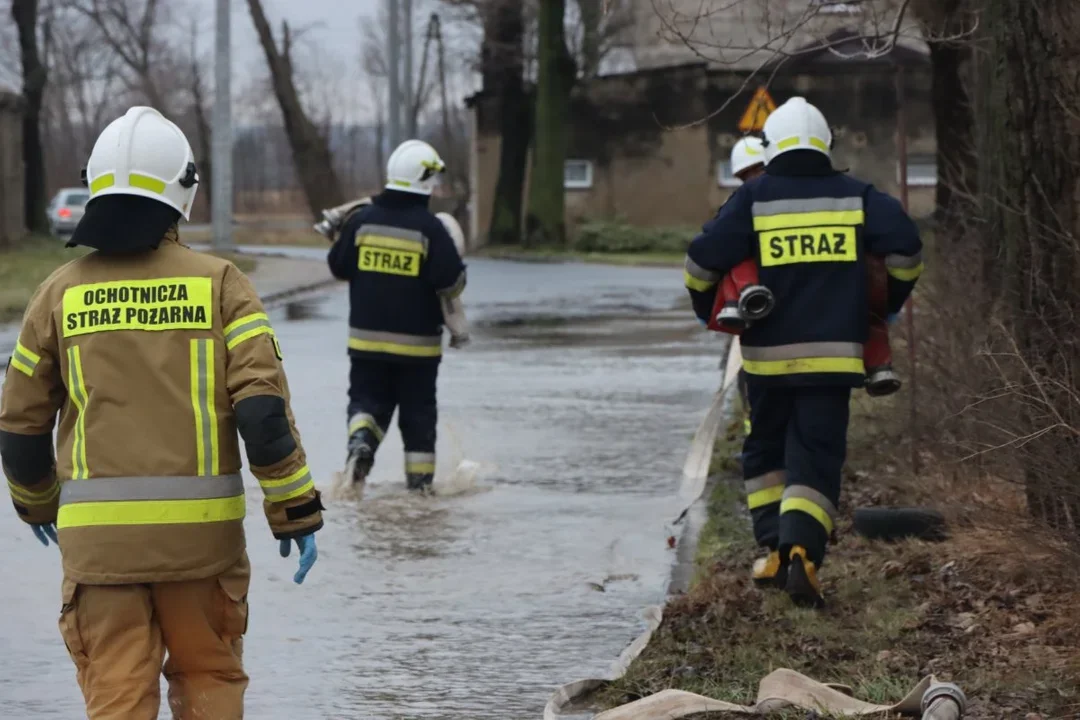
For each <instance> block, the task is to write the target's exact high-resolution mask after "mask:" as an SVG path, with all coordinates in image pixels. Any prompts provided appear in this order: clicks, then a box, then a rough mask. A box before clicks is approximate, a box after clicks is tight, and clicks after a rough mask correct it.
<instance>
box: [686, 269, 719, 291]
mask: <svg viewBox="0 0 1080 720" xmlns="http://www.w3.org/2000/svg"><path fill="white" fill-rule="evenodd" d="M683 282H685V283H686V287H688V288H690V289H691V290H696V291H698V292H707V291H708V290H711V289H712V288H714V287H716V283H715V282H709V281H708V280H701V279H699V278H696V277H694V276H693V275H691V274H690V273H689V272H688V271H686V270H683Z"/></svg>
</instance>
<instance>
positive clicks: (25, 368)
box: [11, 355, 34, 377]
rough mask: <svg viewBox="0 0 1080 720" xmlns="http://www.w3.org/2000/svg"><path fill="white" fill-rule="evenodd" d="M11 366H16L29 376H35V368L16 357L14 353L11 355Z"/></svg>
mask: <svg viewBox="0 0 1080 720" xmlns="http://www.w3.org/2000/svg"><path fill="white" fill-rule="evenodd" d="M11 367H13V368H15V369H16V370H18V371H19V372H21V373H22V374H23V375H26V376H27V377H34V368H32V367H29V366H28V365H25V364H23V361H22V360H20V359H19V358H17V357H15V356H14V355H12V356H11Z"/></svg>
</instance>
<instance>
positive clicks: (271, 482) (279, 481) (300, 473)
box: [256, 465, 311, 488]
mask: <svg viewBox="0 0 1080 720" xmlns="http://www.w3.org/2000/svg"><path fill="white" fill-rule="evenodd" d="M310 474H311V470H309V469H308V466H307V465H305V466H304V467H302V468H300V469H299V470H297V471H296V472H294V473H293V474H292V475H289V476H287V477H283V478H269V479H263V478H261V477H258V476H256V479H257V480H258V481H259V485H261V486H262V487H263V488H279V487H284V486H285V485H288V484H289V483H294V482H296V481H297V480H299V479H300V478H302V477H304V476H305V475H310Z"/></svg>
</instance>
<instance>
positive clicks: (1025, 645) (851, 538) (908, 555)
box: [601, 393, 1080, 720]
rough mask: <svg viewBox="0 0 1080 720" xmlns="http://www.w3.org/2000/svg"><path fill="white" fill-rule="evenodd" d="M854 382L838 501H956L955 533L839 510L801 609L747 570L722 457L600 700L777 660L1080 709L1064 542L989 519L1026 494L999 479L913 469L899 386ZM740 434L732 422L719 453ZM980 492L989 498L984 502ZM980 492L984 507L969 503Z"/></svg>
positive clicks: (877, 684) (1061, 709) (1011, 705)
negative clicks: (865, 527) (887, 532)
mask: <svg viewBox="0 0 1080 720" xmlns="http://www.w3.org/2000/svg"><path fill="white" fill-rule="evenodd" d="M858 396H859V397H858V399H857V400H856V401H855V403H854V405H853V422H852V426H851V440H850V448H849V467H848V469H847V473H846V475H847V477H846V488H845V496H844V499H843V507H844V508H847V509H848V514H850V508H852V507H853V506H861V505H869V504H885V505H888V504H904V503H907V502H910V501H912V500H916V501H921V502H923V503H927V501H930V502H929V504H931V505H938V506H939V507H940V506H945V507H942V508H941V509H944V510H947V511H948V510H951V509H952V505H953V504H954V503H956V504H960V503H962V504H964V505H966V506H967V507H966V508H965V509H963V510H962V511H959V512H955V511H950V512H947V514H948V515H949V517H950V518H951V520H952V526H951V529H952V536H951V538H950V539H949V540H948V541H946V542H944V543H939V544H928V543H923V542H919V541H906V542H901V543H895V544H881V543H876V542H871V541H868V540H865V539H863V538H860V537H858V536H856V535H854V534H853V532H852V531H851V527H850V522H844V523H841V524H840V526H839V528H838V542H837V543H836V544H835V545H834V546H833V547H832V549H831V552H830V555H829V558H828V559H827V561H826V563H825V565H824V567H823V569H822V579H823V582H824V586H825V592H826V596H827V600H828V603H829V604H828V607H827V608H826V609H825V610H824V611H821V612H815V611H808V610H799V609H796V608H793V607H792V606H791V605H790V603H789V602H788V601H787V599H786V597H784V596H783V595H781V594H779V593H775V592H763V591H759V590H757V589H755V588H754V587H753V585H752V584H751V583H750V582H749V577H748V572H749V567H750V564H751V562H752V560H753V558H754V557H755V556H756V552H757V551H756V549H755V548H754V544H753V540H752V537H751V534H750V525H749V518H748V516H747V513H746V510H745V506H744V505H743V504H742V493H741V490H740V488H739V483H738V482H737V481H736V480H735V479H734V477H733V475H732V473H731V472H730V470H728V471H726V472H723V473H722V479H721V480H720V481H719V482H718V483H717V484H716V486H715V489H714V490H713V492H712V496H711V498H710V501H709V522H708V524H707V526H706V527H705V528H704V530H703V532H702V537H701V543H700V546H699V557H698V561H699V565H700V572H699V577H698V581H697V583H696V584H695V586H694V587H693V588H692V589H691V591H690V592H689V593H687V594H686V595H684V596H680V597H677V598H674V599H673V600H672V601H671V602H670V603H669V604H668V608H667V610H666V614H665V619H664V622H663V624H662V626H661V628H660V629H659V630H658V631H657V633H656V634H655V635H654V638H653V640H652V643H651V644H650V646H649V647H648V648H647V649H646V651H645V652H644V653H643V654H642V656H641V657H640V658H639V659H638V660H637V661H636V662H635V663H634V664H633V665H632V666H631V668H630V671H629V673H628V674H627V675H626V677H625V678H623V679H622V680H620V681H618V682H616V683H614V684H613V685H612V686H611V687H609V688H607V689H606V690H605V691H603V693H602V697H601V700H602V703H603V704H604V705H605V706H613V705H618V704H622V703H625V702H629V701H632V700H634V699H637V698H638V697H642V696H644V695H648V694H650V693H653V692H657V691H659V690H662V689H664V688H668V687H676V688H681V689H686V690H690V691H692V692H698V693H701V694H704V695H709V696H712V697H716V698H719V699H723V700H729V701H733V702H738V703H744V704H752V703H753V702H754V698H755V695H756V691H757V683H758V681H759V680H760V679H761V678H762V677H764V676H765V675H767V674H768V673H769V672H770V671H772V670H774V669H776V668H778V667H788V668H792V669H795V670H798V671H799V672H802V673H805V674H806V675H809V676H810V677H813V678H815V679H817V680H820V681H823V682H835V683H842V684H846V685H849V686H851V687H852V688H853V691H854V693H855V695H856V696H857V697H860V698H863V699H866V700H869V701H873V702H882V703H891V702H896V701H897V700H899V699H900V698H901V697H903V695H904V694H905V693H906V692H907V691H908V690H910V688H911V687H912V686H913V685H914V684H915V683H916V682H918V680H919V679H920V678H921V677H923V676H924V675H927V674H934V675H936V676H938V677H939V678H940V679H948V680H953V681H955V682H957V683H958V684H959V685H960V686H961V687H962V688H963V689H964V691H965V692H966V693H967V694H968V696H969V699H971V701H972V706H971V708H970V711H969V713H968V715H967V716H966V717H967V718H969V719H976V720H979V719H981V720H991V719H993V720H1006V719H1008V720H1016V719H1020V718H1025V715H1026V714H1027V713H1038V714H1039V715H1037V717H1042V718H1047V719H1049V718H1066V717H1068V718H1074V717H1078V715H1077V711H1078V710H1080V673H1078V670H1080V665H1078V664H1077V659H1078V657H1080V650H1078V648H1080V592H1076V591H1074V590H1073V589H1072V588H1073V587H1074V586H1075V582H1074V572H1073V568H1075V567H1076V564H1075V562H1070V561H1068V558H1069V557H1070V555H1069V551H1068V549H1067V548H1066V546H1065V545H1063V544H1060V543H1057V542H1055V541H1054V540H1052V539H1050V538H1047V537H1045V536H1042V535H1039V534H1037V533H1034V532H1033V531H1032V529H1031V528H1029V527H1025V526H1024V523H1022V522H1018V521H1017V517H1023V516H1022V515H1020V516H1017V515H1012V517H1011V524H1009V525H1006V524H1004V523H1001V522H998V519H999V518H1000V517H1003V516H1004V515H1003V512H1004V510H1003V508H1006V507H1008V506H1009V505H1010V504H1014V503H1015V506H1016V507H1022V496H1021V497H1019V498H1016V497H1015V495H1016V494H1017V493H1016V492H1015V488H1013V487H1012V486H1010V485H1008V484H1005V483H1001V484H1000V487H992V486H988V485H986V486H983V487H982V488H978V489H976V488H972V487H964V486H962V485H961V486H957V483H956V482H955V481H954V480H953V479H952V478H951V476H950V475H949V474H946V473H942V472H932V473H926V474H924V475H923V476H922V477H920V479H918V480H913V479H912V478H911V476H910V473H909V472H908V468H907V466H906V465H907V464H906V460H905V459H906V457H907V456H908V455H907V453H908V451H909V447H907V446H906V445H905V444H904V443H900V442H898V438H899V437H900V427H898V426H897V425H898V423H897V422H896V421H897V420H898V421H900V422H901V423H902V421H903V420H904V418H903V413H901V412H899V410H900V409H901V408H904V407H906V404H905V403H906V400H905V398H904V397H903V395H902V394H901V395H900V396H897V397H894V399H892V400H891V401H890V400H882V399H874V400H870V399H867V398H866V397H865V395H863V394H861V393H859V394H858ZM883 418H893V419H894V421H893V422H889V421H886V420H883ZM738 441H739V438H738V431H737V426H736V425H734V424H733V425H732V427H731V428H730V429H729V432H728V434H727V437H726V438H724V439H723V440H722V441H721V444H720V445H719V446H718V451H717V454H716V456H715V457H716V460H717V462H718V463H721V462H723V461H724V459H725V458H729V457H730V456H731V455H732V454H733V452H734V449H735V447H737V443H738ZM988 495H992V496H993V500H994V501H993V503H986V502H984V501H985V499H986V496H988ZM1010 495H1011V496H1012V497H1010ZM935 498H936V499H938V500H939V502H938V503H935V502H933V499H935ZM946 498H947V500H946ZM980 498H982V499H980ZM991 505H992V507H993V508H995V512H994V513H989V514H985V513H983V512H981V511H980V510H979V508H980V507H983V506H991ZM984 520H985V521H986V522H983V521H984ZM804 716H805V715H799V716H798V717H804ZM713 717H719V716H716V715H714V716H713Z"/></svg>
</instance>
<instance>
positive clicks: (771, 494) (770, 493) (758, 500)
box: [746, 485, 784, 510]
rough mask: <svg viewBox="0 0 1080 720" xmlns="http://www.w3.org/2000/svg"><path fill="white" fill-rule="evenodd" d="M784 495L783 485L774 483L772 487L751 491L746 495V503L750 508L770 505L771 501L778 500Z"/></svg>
mask: <svg viewBox="0 0 1080 720" xmlns="http://www.w3.org/2000/svg"><path fill="white" fill-rule="evenodd" d="M783 497H784V486H783V485H776V486H774V487H767V488H765V489H764V490H758V491H757V492H752V493H750V494H749V495H747V496H746V505H747V507H748V508H750V509H751V510H756V509H757V508H759V507H762V506H763V505H772V504H773V503H778V502H780V499H781V498H783Z"/></svg>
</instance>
